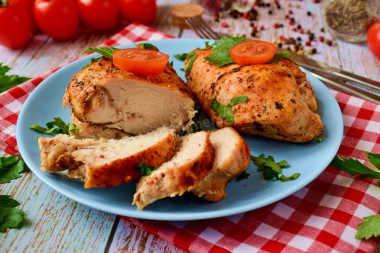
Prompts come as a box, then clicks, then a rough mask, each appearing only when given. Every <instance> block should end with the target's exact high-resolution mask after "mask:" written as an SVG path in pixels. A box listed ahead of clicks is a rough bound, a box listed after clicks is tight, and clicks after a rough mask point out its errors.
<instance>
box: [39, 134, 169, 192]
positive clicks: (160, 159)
mask: <svg viewBox="0 0 380 253" xmlns="http://www.w3.org/2000/svg"><path fill="white" fill-rule="evenodd" d="M38 145H39V148H40V150H41V170H43V171H48V172H57V171H62V170H65V169H68V170H69V172H68V173H69V175H70V176H71V177H77V176H78V175H80V176H81V179H82V180H83V181H84V182H85V184H84V187H85V188H92V187H108V188H110V187H113V186H116V185H119V184H124V183H127V182H129V181H132V180H134V179H136V178H139V177H140V176H141V175H140V172H139V170H138V168H137V165H138V164H139V163H140V162H143V163H146V164H149V165H152V166H160V165H161V164H163V163H164V162H166V161H168V160H169V159H170V158H171V157H172V156H173V154H174V149H175V133H174V130H170V129H169V128H166V127H161V128H159V129H157V130H156V131H153V132H151V133H148V134H145V135H138V136H134V137H124V138H122V139H119V140H114V139H110V140H104V139H101V140H98V141H94V140H92V139H76V138H75V137H68V136H64V135H57V136H56V137H54V138H39V139H38ZM60 166H62V167H60Z"/></svg>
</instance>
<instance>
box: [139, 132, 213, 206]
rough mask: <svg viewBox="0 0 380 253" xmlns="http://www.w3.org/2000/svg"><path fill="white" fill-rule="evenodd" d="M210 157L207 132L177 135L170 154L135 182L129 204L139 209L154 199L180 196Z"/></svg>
mask: <svg viewBox="0 0 380 253" xmlns="http://www.w3.org/2000/svg"><path fill="white" fill-rule="evenodd" d="M213 160H214V150H213V148H212V145H211V142H210V138H209V134H208V133H207V132H205V131H201V132H197V133H194V134H190V135H187V136H183V137H181V139H180V143H179V147H178V151H177V153H176V154H175V155H174V157H173V158H172V159H171V160H170V161H168V162H166V163H164V164H162V165H161V166H160V167H159V168H157V169H156V170H154V171H153V172H152V174H150V175H149V176H144V177H142V178H141V179H140V181H139V182H138V183H137V187H136V193H135V195H134V196H133V203H132V204H133V205H136V206H137V207H138V208H139V209H143V208H144V207H146V206H147V205H149V204H151V203H153V202H154V201H156V200H158V199H163V198H166V197H175V196H177V195H179V196H181V195H182V194H183V193H185V192H187V191H190V190H191V189H192V188H193V187H194V186H196V185H197V184H198V182H199V181H200V180H201V179H202V178H204V177H205V176H206V175H207V174H208V172H209V171H210V169H211V166H212V163H213Z"/></svg>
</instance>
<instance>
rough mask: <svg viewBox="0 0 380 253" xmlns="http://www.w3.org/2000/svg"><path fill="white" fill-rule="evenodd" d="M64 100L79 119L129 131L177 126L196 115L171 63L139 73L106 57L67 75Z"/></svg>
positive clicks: (187, 92) (186, 89) (188, 121)
mask: <svg viewBox="0 0 380 253" xmlns="http://www.w3.org/2000/svg"><path fill="white" fill-rule="evenodd" d="M63 103H64V105H68V106H69V107H70V109H71V111H72V114H73V115H74V116H75V118H76V119H77V120H79V121H80V122H82V123H88V124H92V125H93V126H100V127H102V128H110V129H112V130H114V129H116V130H121V131H123V132H125V133H128V134H132V135H137V134H144V133H148V132H150V131H153V130H155V129H157V128H159V127H161V126H167V127H169V128H173V129H175V130H180V129H182V128H183V127H184V125H186V124H187V123H188V124H190V123H191V119H192V118H193V116H194V114H195V111H194V105H195V103H194V101H193V99H192V97H191V95H190V92H189V89H188V88H187V87H186V85H185V84H184V83H183V81H182V80H181V79H180V78H179V77H178V75H177V73H176V72H175V70H174V69H173V67H172V66H171V65H170V64H167V66H166V67H165V70H164V71H163V73H161V74H160V75H158V76H142V75H138V74H134V73H130V72H127V71H124V70H120V69H117V68H115V67H114V66H113V64H112V60H109V59H106V58H101V59H100V60H98V61H96V62H93V63H92V64H91V65H89V66H88V67H86V68H84V69H83V70H81V71H79V72H78V73H77V74H75V75H74V76H73V77H72V78H71V80H70V83H69V86H68V87H67V89H66V91H65V95H64V98H63Z"/></svg>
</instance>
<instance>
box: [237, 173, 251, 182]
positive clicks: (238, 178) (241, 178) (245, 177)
mask: <svg viewBox="0 0 380 253" xmlns="http://www.w3.org/2000/svg"><path fill="white" fill-rule="evenodd" d="M250 175H251V174H249V173H247V172H245V171H243V173H241V174H240V175H239V176H238V177H237V178H236V181H241V180H243V179H247V178H249V176H250Z"/></svg>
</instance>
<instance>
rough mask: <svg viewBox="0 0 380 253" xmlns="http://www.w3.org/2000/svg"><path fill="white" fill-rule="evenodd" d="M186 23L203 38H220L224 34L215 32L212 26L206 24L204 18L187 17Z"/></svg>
mask: <svg viewBox="0 0 380 253" xmlns="http://www.w3.org/2000/svg"><path fill="white" fill-rule="evenodd" d="M185 23H186V24H187V25H188V26H189V27H190V28H191V29H192V30H193V31H194V32H195V33H196V34H197V35H198V36H199V37H200V38H203V39H214V40H219V39H221V38H222V37H223V36H221V35H220V34H219V33H216V32H214V31H213V30H212V29H211V27H210V26H209V25H208V24H206V23H205V22H204V21H203V19H202V18H187V19H186V20H185Z"/></svg>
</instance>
